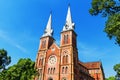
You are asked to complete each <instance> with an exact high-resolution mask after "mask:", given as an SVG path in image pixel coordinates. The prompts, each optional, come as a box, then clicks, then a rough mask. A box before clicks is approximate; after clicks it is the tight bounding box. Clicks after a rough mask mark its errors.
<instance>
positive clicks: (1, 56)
mask: <svg viewBox="0 0 120 80" xmlns="http://www.w3.org/2000/svg"><path fill="white" fill-rule="evenodd" d="M10 62H11V57H10V56H8V55H7V51H6V50H4V49H0V70H1V69H2V70H5V67H6V66H7V65H9V64H10Z"/></svg>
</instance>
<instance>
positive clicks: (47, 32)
mask: <svg viewBox="0 0 120 80" xmlns="http://www.w3.org/2000/svg"><path fill="white" fill-rule="evenodd" d="M52 34H53V29H52V13H50V16H49V19H48V23H47V25H46V29H45V31H44V34H43V37H45V36H52Z"/></svg>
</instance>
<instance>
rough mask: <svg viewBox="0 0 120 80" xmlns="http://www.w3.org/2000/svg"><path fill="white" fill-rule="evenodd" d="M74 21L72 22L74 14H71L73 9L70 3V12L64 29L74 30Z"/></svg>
mask: <svg viewBox="0 0 120 80" xmlns="http://www.w3.org/2000/svg"><path fill="white" fill-rule="evenodd" d="M74 25H75V24H74V23H73V22H72V16H71V11H70V5H68V12H67V16H66V23H65V25H64V27H63V31H67V30H74Z"/></svg>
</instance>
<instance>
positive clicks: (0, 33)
mask: <svg viewBox="0 0 120 80" xmlns="http://www.w3.org/2000/svg"><path fill="white" fill-rule="evenodd" d="M0 38H1V39H3V40H4V41H5V42H7V43H9V44H10V45H12V46H14V47H16V48H17V49H19V50H20V51H22V52H24V53H27V50H26V49H25V48H24V47H22V46H21V45H19V44H18V43H17V42H15V41H14V40H13V39H12V38H11V37H9V36H8V33H7V32H5V31H3V30H0Z"/></svg>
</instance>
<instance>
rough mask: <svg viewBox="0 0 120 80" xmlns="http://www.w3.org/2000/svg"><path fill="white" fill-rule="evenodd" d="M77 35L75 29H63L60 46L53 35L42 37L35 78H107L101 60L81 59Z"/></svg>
mask: <svg viewBox="0 0 120 80" xmlns="http://www.w3.org/2000/svg"><path fill="white" fill-rule="evenodd" d="M76 37H77V35H76V33H75V32H74V30H66V31H62V32H61V39H60V46H58V45H57V44H56V43H55V40H54V38H53V37H51V36H42V37H41V39H40V46H39V50H38V54H37V58H36V64H35V67H36V68H37V71H38V72H39V75H38V76H37V77H36V78H35V80H105V79H104V72H103V68H102V64H101V62H90V63H83V62H81V61H79V59H78V50H77V46H76V45H77V40H76Z"/></svg>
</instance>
